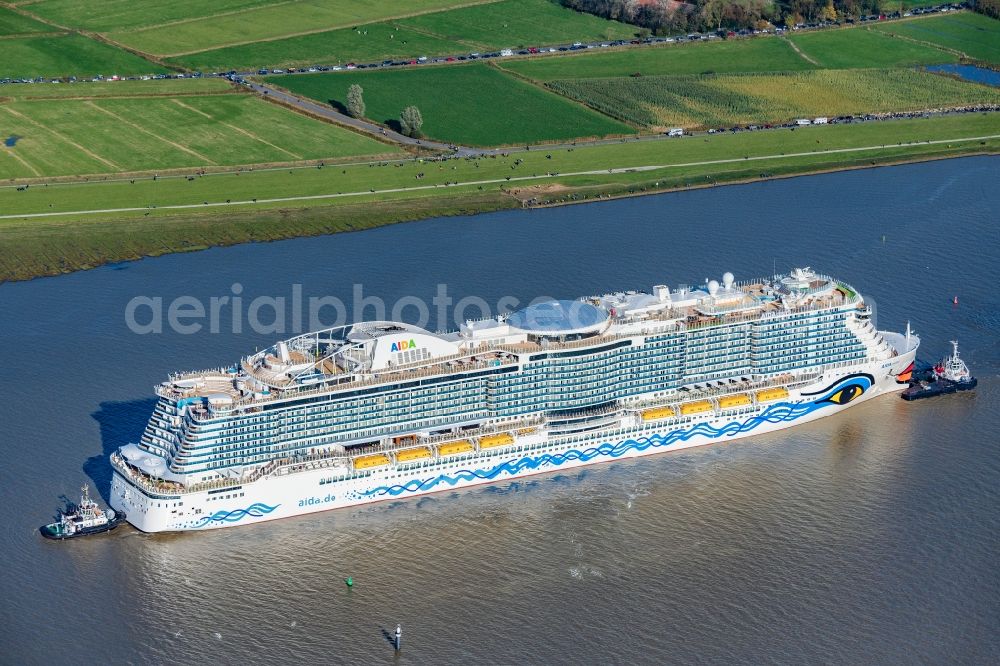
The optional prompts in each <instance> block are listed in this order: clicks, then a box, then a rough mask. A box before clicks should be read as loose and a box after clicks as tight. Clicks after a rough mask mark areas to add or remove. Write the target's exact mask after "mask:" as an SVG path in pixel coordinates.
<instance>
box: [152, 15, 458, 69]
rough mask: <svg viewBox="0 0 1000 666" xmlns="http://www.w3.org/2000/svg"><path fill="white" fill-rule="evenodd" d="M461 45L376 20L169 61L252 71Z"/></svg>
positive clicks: (440, 52)
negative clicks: (355, 28) (362, 26)
mask: <svg viewBox="0 0 1000 666" xmlns="http://www.w3.org/2000/svg"><path fill="white" fill-rule="evenodd" d="M465 48H466V47H464V46H460V45H458V44H456V43H455V42H451V41H448V40H445V39H441V38H440V37H435V36H433V35H426V34H423V33H419V32H414V31H412V30H408V29H405V28H399V29H398V30H397V29H396V28H395V27H394V26H393V25H391V24H388V23H376V24H372V25H369V26H365V27H364V28H362V29H361V31H360V32H359V31H357V30H351V29H346V30H331V31H329V32H318V33H315V34H311V35H302V36H300V37H289V38H288V39H279V40H275V41H271V42H256V43H253V44H245V45H242V46H230V47H227V48H222V49H216V50H213V51H204V52H201V53H192V54H191V55H187V56H181V57H178V58H170V59H169V60H168V61H169V62H171V63H175V64H177V65H180V66H182V67H187V68H189V69H192V70H195V71H203V72H212V71H225V70H228V69H241V70H242V69H247V70H254V69H258V68H260V67H295V66H300V65H313V64H317V63H329V64H337V63H343V64H346V63H348V62H381V61H382V60H385V59H387V58H392V59H397V58H403V57H411V58H413V57H416V56H421V55H422V56H436V55H443V54H450V53H455V52H456V51H462V50H464V49H465Z"/></svg>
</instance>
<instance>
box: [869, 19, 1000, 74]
mask: <svg viewBox="0 0 1000 666" xmlns="http://www.w3.org/2000/svg"><path fill="white" fill-rule="evenodd" d="M878 30H879V31H881V32H884V33H886V34H895V35H901V36H903V37H909V38H910V39H916V40H919V41H922V42H930V43H932V44H938V45H940V46H943V47H945V48H948V49H954V50H956V51H961V52H963V53H965V54H966V55H968V56H969V57H970V58H975V59H976V60H985V61H987V62H992V63H1000V21H997V20H996V19H991V18H989V17H988V16H983V15H982V14H974V13H972V12H960V13H957V14H944V15H939V16H930V17H926V18H920V19H914V20H910V21H898V22H895V23H888V24H886V25H880V26H878Z"/></svg>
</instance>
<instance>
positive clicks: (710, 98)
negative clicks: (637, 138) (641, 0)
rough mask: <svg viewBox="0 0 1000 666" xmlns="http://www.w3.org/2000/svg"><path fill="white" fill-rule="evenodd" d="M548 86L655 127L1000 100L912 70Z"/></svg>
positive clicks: (987, 90)
mask: <svg viewBox="0 0 1000 666" xmlns="http://www.w3.org/2000/svg"><path fill="white" fill-rule="evenodd" d="M549 85H550V86H551V87H552V88H553V89H555V90H557V91H558V92H561V93H563V94H565V95H568V96H570V97H573V98H574V99H577V100H580V101H581V102H584V103H585V104H587V105H588V106H591V107H593V108H595V109H598V110H600V111H602V112H604V113H606V114H608V115H610V116H612V117H615V118H619V119H620V120H624V121H626V122H629V123H633V124H636V125H645V126H649V127H653V128H655V129H660V130H662V129H665V128H668V127H722V126H725V127H729V126H731V125H745V124H750V123H757V124H764V123H783V122H787V121H789V120H792V119H794V118H796V117H802V116H805V117H810V118H811V117H816V116H839V115H856V114H863V113H879V112H886V111H912V110H923V109H932V108H942V107H955V106H965V105H972V104H982V103H991V104H998V103H1000V90H998V89H996V88H992V87H990V86H984V85H977V84H971V83H965V82H961V81H956V80H953V79H950V78H946V77H942V76H936V75H934V74H929V73H926V72H920V71H915V70H911V69H896V70H872V69H864V70H816V71H810V72H796V73H780V74H767V73H757V74H739V75H732V74H725V75H712V76H702V77H666V76H647V77H641V78H631V77H619V78H614V79H570V80H566V81H553V82H551V83H550V84H549Z"/></svg>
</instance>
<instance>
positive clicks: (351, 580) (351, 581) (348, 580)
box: [344, 576, 354, 587]
mask: <svg viewBox="0 0 1000 666" xmlns="http://www.w3.org/2000/svg"><path fill="white" fill-rule="evenodd" d="M344 582H345V583H347V587H354V578H352V577H351V576H348V577H347V578H345V579H344Z"/></svg>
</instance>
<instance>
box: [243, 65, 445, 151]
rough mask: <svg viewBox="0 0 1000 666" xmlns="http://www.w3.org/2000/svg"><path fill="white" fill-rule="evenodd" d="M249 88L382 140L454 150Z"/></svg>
mask: <svg viewBox="0 0 1000 666" xmlns="http://www.w3.org/2000/svg"><path fill="white" fill-rule="evenodd" d="M246 85H247V86H249V87H250V89H251V90H254V91H255V92H257V93H258V94H260V95H265V96H267V97H270V98H271V99H276V100H279V101H282V102H284V103H285V104H290V105H291V106H294V107H295V108H297V109H301V110H302V111H305V112H307V113H311V114H313V115H317V116H322V117H323V118H328V119H330V120H332V121H333V122H335V123H339V124H341V125H348V126H350V127H353V128H355V129H359V130H361V131H362V132H367V133H368V134H372V135H374V136H376V137H379V138H381V139H383V140H387V141H392V142H393V143H398V144H402V145H404V146H414V147H420V148H427V149H430V150H440V151H447V152H454V150H455V148H456V147H455V146H452V145H450V144H447V143H439V142H437V141H428V140H426V139H414V138H413V137H410V136H406V135H405V134H400V133H399V132H393V131H392V130H390V129H386V128H385V127H382V126H381V125H376V124H375V123H370V122H368V121H367V120H360V119H358V118H353V117H351V116H349V115H347V114H346V113H341V112H340V111H337V110H336V109H334V108H333V107H332V106H330V105H326V104H320V103H319V102H314V101H313V100H309V99H303V98H301V97H297V96H295V95H290V94H288V93H286V92H284V91H282V90H278V89H276V88H271V87H270V86H265V85H263V84H260V83H254V82H250V81H248V82H247V83H246Z"/></svg>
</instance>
